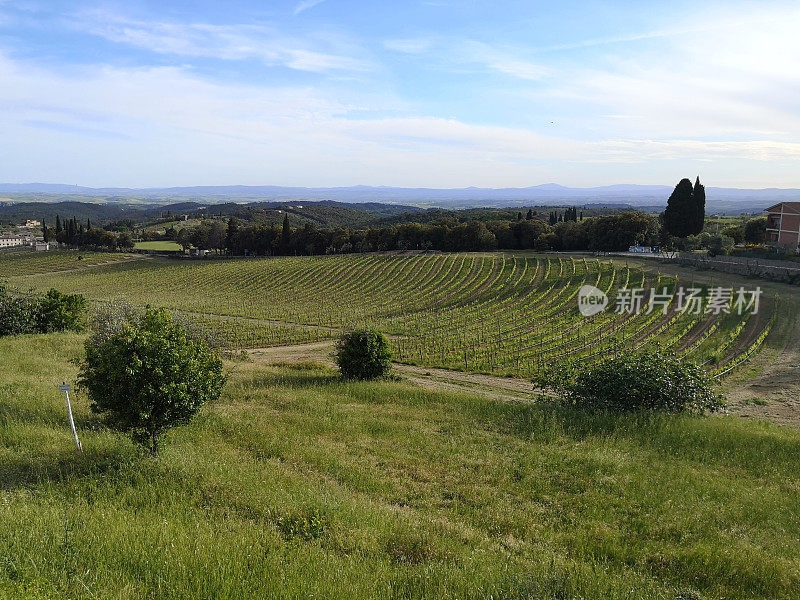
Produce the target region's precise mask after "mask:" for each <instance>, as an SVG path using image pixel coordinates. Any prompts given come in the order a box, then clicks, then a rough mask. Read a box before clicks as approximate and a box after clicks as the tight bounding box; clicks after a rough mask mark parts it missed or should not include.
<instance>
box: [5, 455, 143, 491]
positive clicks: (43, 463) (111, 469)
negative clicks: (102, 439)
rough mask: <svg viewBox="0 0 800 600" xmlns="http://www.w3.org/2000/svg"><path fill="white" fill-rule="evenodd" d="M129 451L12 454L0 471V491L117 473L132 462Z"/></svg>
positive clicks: (134, 458)
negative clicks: (33, 454)
mask: <svg viewBox="0 0 800 600" xmlns="http://www.w3.org/2000/svg"><path fill="white" fill-rule="evenodd" d="M137 456H138V454H137V453H136V451H135V450H134V449H133V448H131V449H129V450H127V449H113V450H109V449H103V450H101V451H89V452H83V453H81V452H78V451H77V450H76V449H75V448H71V449H70V450H64V451H61V452H58V453H48V454H39V455H36V456H25V455H13V456H11V457H8V458H6V459H5V460H4V462H3V467H2V469H0V490H4V491H10V490H14V489H18V488H33V487H37V486H40V485H43V484H48V483H54V484H61V483H68V482H73V481H77V480H79V479H83V478H87V477H96V476H98V475H99V476H106V475H109V474H112V473H116V472H118V471H119V470H120V469H121V468H122V467H123V466H124V465H127V464H129V463H130V462H131V461H133V460H136V458H137Z"/></svg>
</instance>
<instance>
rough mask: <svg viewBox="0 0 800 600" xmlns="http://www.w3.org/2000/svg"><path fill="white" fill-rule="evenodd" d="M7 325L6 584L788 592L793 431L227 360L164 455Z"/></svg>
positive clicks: (54, 594) (54, 356) (56, 350)
mask: <svg viewBox="0 0 800 600" xmlns="http://www.w3.org/2000/svg"><path fill="white" fill-rule="evenodd" d="M81 340H82V338H80V337H79V336H75V335H66V334H52V335H47V336H35V337H32V336H27V337H19V338H5V339H0V356H2V361H0V465H2V467H0V597H2V598H26V599H27V598H114V599H127V598H130V599H134V598H135V599H139V598H142V599H143V598H165V599H166V598H169V599H174V598H267V597H269V598H300V597H302V598H306V597H311V596H314V597H322V598H347V599H350V598H412V597H413V598H488V597H492V598H626V599H637V598H641V599H651V598H754V597H761V598H795V597H797V596H798V593H800V561H799V560H798V556H800V519H798V515H799V514H800V496H799V495H798V475H800V458H798V457H800V433H798V432H796V431H792V430H788V429H781V428H778V427H775V426H770V425H767V424H763V423H758V422H748V421H743V420H738V419H734V418H730V417H727V418H697V417H676V418H660V417H650V418H646V417H643V416H626V417H614V418H612V417H589V416H585V415H583V416H581V415H577V414H574V413H567V412H561V411H559V410H554V409H552V408H547V407H545V406H535V405H525V404H515V403H502V402H497V401H491V400H488V399H483V398H479V397H475V396H467V395H455V394H450V393H433V392H429V391H424V390H421V389H419V388H415V387H413V386H411V385H409V384H406V383H403V382H378V383H346V382H342V381H340V380H338V378H337V377H336V375H335V374H334V373H333V372H331V371H329V370H326V369H325V368H323V367H320V366H319V365H315V364H313V363H312V364H308V363H306V364H302V363H301V364H299V365H294V366H289V365H283V366H267V365H262V364H256V363H237V364H229V365H228V368H229V369H230V371H231V379H230V382H229V385H228V387H227V389H226V391H225V392H224V394H223V397H222V398H221V400H220V401H219V402H218V403H215V404H214V405H213V406H208V407H206V408H205V409H204V410H203V412H202V414H201V416H200V417H199V418H198V419H197V420H196V421H195V422H193V423H192V424H191V425H189V426H187V427H184V428H182V429H179V430H175V431H173V432H172V433H171V434H170V435H169V436H168V443H167V444H166V445H165V449H164V452H163V454H162V456H161V457H160V458H158V459H151V458H148V457H144V456H142V455H140V454H138V453H137V451H136V450H135V448H134V447H133V446H132V444H131V443H130V442H129V441H128V439H127V438H125V437H124V436H121V435H118V434H115V433H112V432H109V431H106V430H105V429H103V428H102V427H99V426H98V424H97V423H96V422H95V421H94V420H93V419H92V417H91V416H90V414H89V412H88V409H87V403H86V399H85V398H84V397H81V396H80V395H78V397H77V399H76V402H75V404H76V406H75V409H76V413H77V414H76V419H77V424H78V427H79V428H80V432H81V436H82V441H83V445H84V448H85V454H84V455H83V456H78V455H76V452H75V450H74V448H73V447H72V440H71V437H70V433H69V430H68V426H67V422H66V415H65V408H64V400H63V395H60V394H59V393H58V391H57V389H56V388H55V385H56V384H57V383H58V382H60V381H61V380H62V379H67V380H72V379H73V378H74V375H75V370H76V367H75V365H74V364H73V363H72V362H70V361H71V360H72V359H75V358H77V357H78V356H79V355H80V352H81Z"/></svg>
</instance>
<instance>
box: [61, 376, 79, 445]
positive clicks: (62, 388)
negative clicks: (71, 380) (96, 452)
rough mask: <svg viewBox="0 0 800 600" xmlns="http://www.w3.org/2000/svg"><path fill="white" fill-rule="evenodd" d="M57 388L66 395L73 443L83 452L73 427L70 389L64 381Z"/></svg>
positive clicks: (76, 431)
mask: <svg viewBox="0 0 800 600" xmlns="http://www.w3.org/2000/svg"><path fill="white" fill-rule="evenodd" d="M58 389H59V390H60V391H62V392H64V395H65V396H66V397H67V412H68V413H69V426H70V427H71V428H72V437H74V438H75V445H76V446H77V447H78V450H80V451H81V452H83V447H82V446H81V441H80V440H79V439H78V430H77V429H75V420H74V419H73V418H72V404H71V403H70V401H69V391H70V390H71V389H72V388H71V387H70V386H69V385H68V384H67V382H66V381H64V382H62V383H61V385H60V386H58Z"/></svg>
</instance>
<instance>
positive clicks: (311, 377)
mask: <svg viewBox="0 0 800 600" xmlns="http://www.w3.org/2000/svg"><path fill="white" fill-rule="evenodd" d="M343 382H345V380H344V379H342V378H341V376H340V375H339V374H338V373H335V372H331V371H328V372H325V373H319V372H314V371H292V372H288V373H287V372H281V373H275V374H273V373H268V374H264V373H259V374H258V375H256V376H254V377H250V378H248V379H246V380H243V381H241V382H237V387H242V388H244V389H250V388H253V389H260V388H268V387H275V386H280V387H289V388H315V387H322V386H327V385H332V384H337V383H343Z"/></svg>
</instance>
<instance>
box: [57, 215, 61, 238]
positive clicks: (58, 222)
mask: <svg viewBox="0 0 800 600" xmlns="http://www.w3.org/2000/svg"><path fill="white" fill-rule="evenodd" d="M59 233H61V217H59V216H58V215H56V235H58V234H59Z"/></svg>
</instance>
